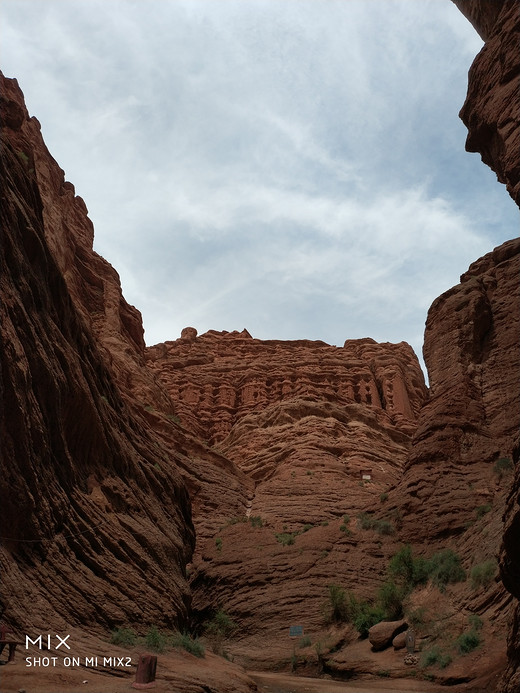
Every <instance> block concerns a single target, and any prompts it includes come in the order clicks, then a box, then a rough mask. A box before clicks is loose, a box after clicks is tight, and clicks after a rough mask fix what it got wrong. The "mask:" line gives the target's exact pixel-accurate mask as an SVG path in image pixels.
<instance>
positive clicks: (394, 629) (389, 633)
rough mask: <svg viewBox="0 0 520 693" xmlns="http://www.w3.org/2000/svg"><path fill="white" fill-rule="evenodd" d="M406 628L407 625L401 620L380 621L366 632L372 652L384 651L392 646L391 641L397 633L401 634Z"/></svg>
mask: <svg viewBox="0 0 520 693" xmlns="http://www.w3.org/2000/svg"><path fill="white" fill-rule="evenodd" d="M407 628H408V623H407V622H406V621H405V620H404V619H401V620H400V621H381V623H376V625H375V626H372V628H370V629H369V631H368V640H369V642H370V644H371V645H372V649H373V650H384V649H385V647H388V646H389V645H391V644H392V641H393V639H394V638H395V636H396V635H398V634H399V633H402V632H403V631H405V630H406V629H407Z"/></svg>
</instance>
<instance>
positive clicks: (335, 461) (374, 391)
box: [146, 328, 427, 666]
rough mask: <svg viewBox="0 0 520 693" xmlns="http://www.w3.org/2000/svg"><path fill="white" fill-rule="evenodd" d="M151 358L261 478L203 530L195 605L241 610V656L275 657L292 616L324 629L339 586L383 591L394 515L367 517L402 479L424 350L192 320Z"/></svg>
mask: <svg viewBox="0 0 520 693" xmlns="http://www.w3.org/2000/svg"><path fill="white" fill-rule="evenodd" d="M146 357H147V362H148V364H149V366H150V368H152V369H153V370H154V372H155V373H156V374H157V376H158V378H159V379H160V380H161V382H162V383H163V384H164V385H165V387H166V388H167V389H168V392H169V394H170V396H171V397H172V399H174V400H175V401H176V402H177V411H178V413H179V416H180V418H181V421H182V423H183V425H184V426H185V427H186V428H187V429H190V430H191V431H193V432H194V433H195V432H196V433H197V435H199V436H201V437H203V438H204V439H205V440H207V441H208V443H210V444H213V445H214V447H213V449H214V450H215V451H218V452H220V453H221V454H222V455H223V456H224V457H225V458H227V459H229V460H231V461H233V462H234V463H235V465H236V466H237V468H239V469H240V470H241V471H242V472H243V473H245V474H246V475H247V478H248V479H250V480H251V481H252V483H253V486H252V488H251V495H250V498H249V501H248V504H247V509H246V511H245V513H242V515H238V516H237V515H229V516H228V517H227V518H226V519H225V521H224V522H223V523H221V525H220V526H219V527H218V528H217V530H216V531H215V532H214V534H213V536H208V537H207V539H206V540H203V538H201V539H200V540H199V542H198V547H197V551H196V553H195V555H194V560H193V566H192V581H191V584H192V587H193V590H194V601H193V604H194V609H195V611H196V613H198V615H199V617H200V619H201V620H203V619H204V617H205V616H206V615H208V614H211V613H212V611H214V610H215V609H217V608H224V609H225V610H226V611H227V612H229V613H231V614H232V615H233V617H234V618H236V619H237V621H239V623H240V629H241V633H242V634H243V636H242V637H241V640H240V643H238V644H236V643H235V644H234V645H233V649H232V652H233V654H234V655H235V656H236V657H237V658H238V659H239V661H241V662H243V663H244V664H249V665H252V666H261V665H272V663H273V662H275V661H279V659H280V651H283V647H284V645H283V640H284V638H285V635H283V634H284V633H285V630H286V628H287V627H288V626H287V624H291V623H298V622H299V620H300V619H301V618H302V617H304V619H305V624H306V629H310V631H311V632H312V631H314V632H319V630H320V629H322V628H323V602H324V599H325V598H326V594H327V587H328V585H329V584H331V583H333V582H338V583H341V584H344V585H346V586H349V587H351V588H354V589H355V590H356V591H358V592H360V593H361V594H364V595H366V596H372V595H373V594H374V593H375V592H376V591H377V588H378V586H379V584H380V581H381V573H382V571H384V565H385V564H386V562H387V559H388V555H389V552H391V551H392V550H395V539H394V536H393V533H395V531H396V526H395V525H394V524H393V523H392V520H391V519H390V520H389V521H387V522H386V523H384V524H383V525H382V526H381V527H380V529H381V532H379V531H377V530H376V529H374V528H372V529H367V528H366V527H362V526H361V525H360V524H359V520H358V519H357V516H358V515H359V514H360V513H363V512H365V511H367V510H368V511H369V512H372V511H373V509H374V508H377V507H381V504H382V503H384V498H385V494H386V492H387V491H388V489H389V488H391V487H392V486H395V485H396V484H397V482H398V480H399V479H400V477H401V474H402V468H403V465H404V462H405V460H406V458H407V455H408V451H409V445H410V434H411V433H412V432H413V431H414V429H415V425H416V418H417V416H418V413H419V411H420V409H421V406H422V404H423V403H424V401H425V400H426V398H427V390H426V387H425V385H424V380H423V376H422V373H421V371H420V368H419V364H418V361H417V358H416V356H415V354H414V353H413V351H412V350H411V348H410V347H409V346H408V345H407V344H404V343H401V344H378V343H376V342H374V340H371V339H362V340H348V341H347V342H345V344H344V346H343V347H333V346H330V345H328V344H325V343H323V342H311V341H308V340H299V341H290V342H288V341H286V342H284V341H276V340H267V341H262V340H259V339H254V338H252V337H251V335H250V334H249V333H248V332H247V331H245V330H244V331H242V332H229V333H228V332H215V331H211V332H209V333H206V334H203V335H201V336H197V334H196V332H195V330H194V329H193V328H186V329H185V330H183V332H182V335H181V338H180V339H178V340H177V341H175V342H167V343H166V344H159V345H156V346H154V347H150V348H149V349H148V350H147V355H146ZM381 498H383V500H381ZM194 521H195V524H197V522H198V520H197V512H196V511H195V510H194ZM385 533H386V535H385V542H384V544H385V545H384V547H383V546H382V541H381V538H382V536H383V534H385ZM302 595H305V598H304V600H303V597H302ZM303 612H304V613H303ZM259 638H263V639H264V640H269V642H270V647H269V648H265V647H262V648H260V649H259V648H258V647H257V645H256V644H255V643H257V642H258V639H259ZM280 648H282V650H281V649H280Z"/></svg>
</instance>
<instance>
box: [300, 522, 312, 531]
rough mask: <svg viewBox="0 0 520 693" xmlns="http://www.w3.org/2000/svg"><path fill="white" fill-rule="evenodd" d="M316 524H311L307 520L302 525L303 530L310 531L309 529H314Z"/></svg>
mask: <svg viewBox="0 0 520 693" xmlns="http://www.w3.org/2000/svg"><path fill="white" fill-rule="evenodd" d="M313 527H314V525H311V524H310V522H307V523H305V524H304V525H303V527H302V532H308V531H309V529H312V528H313Z"/></svg>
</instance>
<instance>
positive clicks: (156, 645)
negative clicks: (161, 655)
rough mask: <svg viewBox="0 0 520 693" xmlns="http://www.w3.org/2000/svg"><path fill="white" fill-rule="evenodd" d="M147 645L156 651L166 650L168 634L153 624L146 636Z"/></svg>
mask: <svg viewBox="0 0 520 693" xmlns="http://www.w3.org/2000/svg"><path fill="white" fill-rule="evenodd" d="M144 641H145V643H146V646H147V647H149V648H150V649H151V650H154V651H155V652H164V649H165V647H166V644H167V638H166V636H165V635H164V634H163V633H161V632H160V630H159V629H158V628H157V626H152V627H151V628H150V630H149V631H148V633H147V634H146V635H145V637H144Z"/></svg>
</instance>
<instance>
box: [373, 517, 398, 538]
mask: <svg viewBox="0 0 520 693" xmlns="http://www.w3.org/2000/svg"><path fill="white" fill-rule="evenodd" d="M375 528H376V531H377V532H379V534H383V535H385V534H393V533H394V526H393V524H392V523H391V522H389V521H388V520H377V522H376V527H375Z"/></svg>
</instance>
